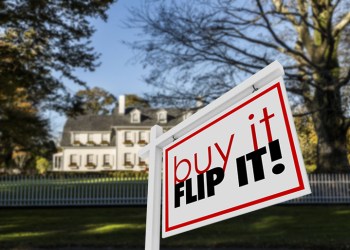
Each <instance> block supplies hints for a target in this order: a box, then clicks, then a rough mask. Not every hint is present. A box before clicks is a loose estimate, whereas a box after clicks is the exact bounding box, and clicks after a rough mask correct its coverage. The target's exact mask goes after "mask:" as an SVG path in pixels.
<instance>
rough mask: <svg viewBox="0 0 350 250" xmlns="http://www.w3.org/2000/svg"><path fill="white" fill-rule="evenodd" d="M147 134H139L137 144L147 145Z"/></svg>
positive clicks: (143, 132)
mask: <svg viewBox="0 0 350 250" xmlns="http://www.w3.org/2000/svg"><path fill="white" fill-rule="evenodd" d="M147 141H148V140H147V133H146V131H141V132H139V141H138V143H139V144H147Z"/></svg>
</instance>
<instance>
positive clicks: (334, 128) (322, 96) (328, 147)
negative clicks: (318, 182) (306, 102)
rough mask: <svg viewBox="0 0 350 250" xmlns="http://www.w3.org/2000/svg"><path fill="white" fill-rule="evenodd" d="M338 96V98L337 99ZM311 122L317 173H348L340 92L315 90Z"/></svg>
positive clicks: (345, 129) (345, 127)
mask: <svg viewBox="0 0 350 250" xmlns="http://www.w3.org/2000/svg"><path fill="white" fill-rule="evenodd" d="M338 95H339V97H338ZM312 106H313V109H314V110H318V112H316V113H314V114H313V117H312V118H313V122H314V124H315V130H316V133H317V136H318V144H317V169H316V171H317V172H322V173H330V172H331V173H334V172H337V173H339V172H350V167H349V162H348V158H347V147H346V144H347V143H346V142H347V138H346V136H347V129H348V127H347V125H346V122H345V119H344V116H343V112H342V108H341V103H340V90H334V89H332V90H323V91H321V90H316V91H315V98H314V102H313V105H312Z"/></svg>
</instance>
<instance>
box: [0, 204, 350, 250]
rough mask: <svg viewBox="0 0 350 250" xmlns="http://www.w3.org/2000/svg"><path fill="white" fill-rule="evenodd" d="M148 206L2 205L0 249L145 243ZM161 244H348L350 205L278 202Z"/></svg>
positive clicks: (338, 246) (347, 246)
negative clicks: (276, 204) (309, 204)
mask: <svg viewBox="0 0 350 250" xmlns="http://www.w3.org/2000/svg"><path fill="white" fill-rule="evenodd" d="M145 217H146V209H145V208H143V207H142V208H128V207H118V208H115V207H114V208H112V207H110V208H48V209H1V210H0V249H6V248H11V247H17V248H24V249H25V248H32V247H51V248H56V247H65V246H91V247H102V246H124V247H125V246H127V247H140V248H142V247H143V246H144V234H145ZM161 245H162V246H163V247H218V246H222V247H225V246H243V247H267V246H271V247H303V248H311V249H350V206H274V207H270V208H266V209H262V210H259V211H256V212H253V213H249V214H246V215H242V216H239V217H236V218H233V219H230V220H226V221H223V222H220V223H216V224H213V225H210V226H207V227H203V228H201V229H196V230H193V231H190V232H187V233H184V234H180V235H178V236H173V237H170V238H167V239H161Z"/></svg>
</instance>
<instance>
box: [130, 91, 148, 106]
mask: <svg viewBox="0 0 350 250" xmlns="http://www.w3.org/2000/svg"><path fill="white" fill-rule="evenodd" d="M125 107H144V108H149V107H150V105H149V102H148V101H147V100H145V99H143V98H141V97H139V96H137V95H133V94H129V95H126V98H125Z"/></svg>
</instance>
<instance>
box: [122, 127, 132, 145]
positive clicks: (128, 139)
mask: <svg viewBox="0 0 350 250" xmlns="http://www.w3.org/2000/svg"><path fill="white" fill-rule="evenodd" d="M133 143H134V140H133V134H132V132H131V131H126V132H125V135H124V144H126V145H127V146H128V145H129V146H132V145H133Z"/></svg>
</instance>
